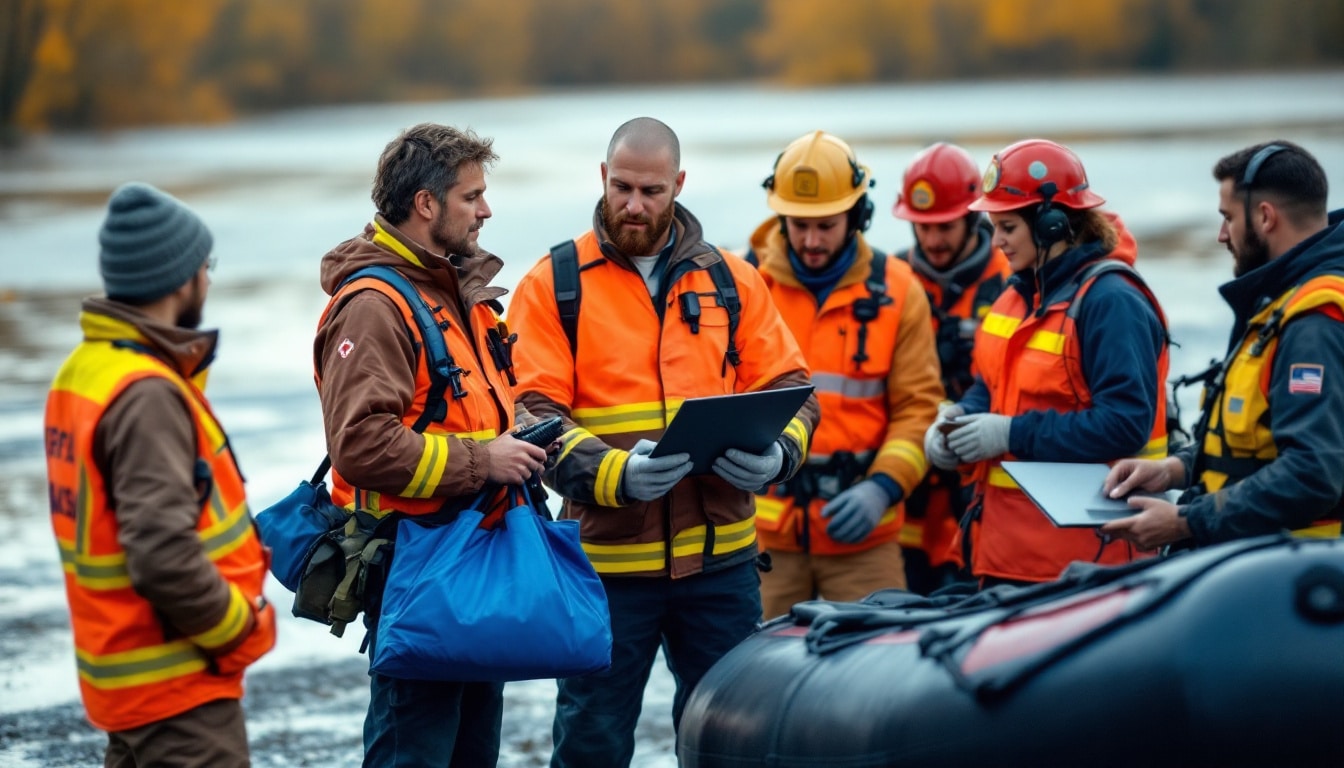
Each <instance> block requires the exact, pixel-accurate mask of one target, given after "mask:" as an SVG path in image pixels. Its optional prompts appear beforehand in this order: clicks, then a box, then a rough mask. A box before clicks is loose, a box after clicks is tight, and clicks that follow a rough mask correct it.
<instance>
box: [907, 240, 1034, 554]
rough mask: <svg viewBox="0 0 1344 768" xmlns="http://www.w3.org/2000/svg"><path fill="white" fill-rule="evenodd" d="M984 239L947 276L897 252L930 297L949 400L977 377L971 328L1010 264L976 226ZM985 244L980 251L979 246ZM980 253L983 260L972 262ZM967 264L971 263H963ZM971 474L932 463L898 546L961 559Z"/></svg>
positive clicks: (976, 324) (911, 501)
mask: <svg viewBox="0 0 1344 768" xmlns="http://www.w3.org/2000/svg"><path fill="white" fill-rule="evenodd" d="M979 231H980V233H981V238H982V240H983V242H982V244H981V246H980V248H978V249H977V253H975V254H972V256H971V257H970V258H969V259H967V260H966V261H965V262H962V263H961V264H958V265H957V266H956V267H954V268H953V269H952V274H951V275H950V279H948V278H947V277H945V276H943V275H941V274H939V275H935V274H931V273H930V272H929V271H927V270H931V269H932V268H931V267H927V266H925V265H923V264H921V263H920V262H919V261H918V260H916V257H915V256H914V254H913V253H912V252H911V251H905V252H904V253H902V254H900V256H899V258H900V259H901V260H902V261H905V262H907V263H909V264H911V266H912V268H913V269H914V273H915V279H917V280H919V282H920V284H921V285H922V286H923V287H924V293H925V295H926V296H928V298H929V308H930V310H931V314H932V321H933V333H934V338H935V339H936V342H937V347H938V364H939V369H940V372H941V375H942V380H943V390H944V391H945V392H946V393H947V397H948V399H949V400H953V401H956V400H960V399H961V396H962V395H963V394H965V392H966V390H967V389H968V388H969V387H970V386H971V384H972V383H973V382H974V381H975V366H974V359H973V356H972V349H973V348H974V343H975V332H976V330H977V329H978V328H979V327H980V322H981V320H983V319H984V317H985V315H987V314H989V308H990V307H991V306H992V305H993V304H994V302H995V301H996V300H997V299H998V298H999V296H1000V295H1001V294H1002V293H1003V290H1004V287H1005V286H1006V285H1007V281H1008V278H1009V277H1010V276H1011V275H1012V267H1011V266H1009V264H1008V257H1007V256H1004V255H1003V252H1002V251H1000V250H999V249H997V248H994V247H992V246H991V245H990V236H991V235H992V234H993V229H992V228H986V227H981V228H979ZM981 249H983V255H981V253H980V251H981ZM977 256H979V260H980V261H981V264H980V265H979V266H980V268H979V269H975V268H974V267H975V264H974V263H973V262H974V260H975V259H976V257H977ZM966 267H970V268H969V269H967V268H966ZM970 482H971V478H970V477H969V475H963V474H962V473H960V472H958V471H957V470H946V471H945V470H939V469H936V468H932V469H930V471H929V474H928V475H927V476H926V477H925V478H924V481H923V482H922V483H920V485H919V487H917V488H915V490H914V491H912V492H911V494H910V497H909V498H908V499H906V502H905V524H904V525H903V526H902V527H901V546H903V547H907V548H911V549H919V550H922V551H923V552H924V553H925V554H926V555H927V556H928V559H929V565H931V566H935V567H936V566H938V565H942V564H943V563H953V564H954V565H956V566H957V567H960V566H962V565H963V563H962V555H961V548H960V547H958V546H956V540H957V536H958V532H959V530H960V529H959V521H960V520H961V516H962V514H963V513H965V511H966V502H965V499H967V498H968V497H969V496H970V491H969V488H966V487H964V486H966V485H967V484H969V483H970Z"/></svg>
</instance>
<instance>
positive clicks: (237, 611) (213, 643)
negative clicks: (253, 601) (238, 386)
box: [191, 584, 252, 650]
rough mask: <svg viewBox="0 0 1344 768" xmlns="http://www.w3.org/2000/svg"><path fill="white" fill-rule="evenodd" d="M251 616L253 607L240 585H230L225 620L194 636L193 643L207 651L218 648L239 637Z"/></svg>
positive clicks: (192, 637)
mask: <svg viewBox="0 0 1344 768" xmlns="http://www.w3.org/2000/svg"><path fill="white" fill-rule="evenodd" d="M251 615H252V606H250V605H248V603H247V598H246V597H244V596H243V593H242V591H241V590H239V589H238V585H236V584H230V585H229V607H228V610H226V611H224V618H222V619H220V620H219V622H218V623H216V624H215V625H214V626H213V627H210V628H209V629H207V630H205V631H204V632H198V633H196V634H194V635H192V636H191V641H192V642H193V643H195V644H196V645H199V646H200V647H202V648H205V649H207V650H212V649H215V648H218V647H220V646H222V645H224V644H225V643H228V642H229V641H231V640H233V639H234V638H236V637H238V635H239V634H241V633H242V631H243V629H244V628H245V627H246V626H247V620H248V618H249V617H250V616H251Z"/></svg>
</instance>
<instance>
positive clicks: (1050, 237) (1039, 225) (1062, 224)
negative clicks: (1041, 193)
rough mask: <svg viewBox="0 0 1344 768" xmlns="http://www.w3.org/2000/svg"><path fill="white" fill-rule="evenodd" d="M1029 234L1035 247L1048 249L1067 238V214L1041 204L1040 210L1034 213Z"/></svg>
mask: <svg viewBox="0 0 1344 768" xmlns="http://www.w3.org/2000/svg"><path fill="white" fill-rule="evenodd" d="M1031 234H1032V236H1033V238H1034V239H1035V240H1036V247H1038V248H1049V247H1050V246H1052V245H1054V244H1055V243H1058V242H1059V241H1061V240H1063V239H1064V238H1065V237H1067V236H1068V234H1069V216H1068V214H1066V213H1064V212H1063V211H1061V210H1059V209H1058V208H1054V207H1052V206H1051V205H1050V203H1048V202H1047V203H1042V204H1041V210H1040V211H1038V212H1037V213H1036V221H1035V223H1033V224H1032V229H1031Z"/></svg>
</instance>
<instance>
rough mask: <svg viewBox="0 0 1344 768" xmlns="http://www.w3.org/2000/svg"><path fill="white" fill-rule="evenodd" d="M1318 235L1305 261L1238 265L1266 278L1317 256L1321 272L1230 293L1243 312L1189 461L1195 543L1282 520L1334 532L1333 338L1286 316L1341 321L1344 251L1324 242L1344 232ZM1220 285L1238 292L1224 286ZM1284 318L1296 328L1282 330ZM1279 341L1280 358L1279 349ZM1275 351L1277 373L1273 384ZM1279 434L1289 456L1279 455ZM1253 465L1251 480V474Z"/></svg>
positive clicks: (1289, 525)
mask: <svg viewBox="0 0 1344 768" xmlns="http://www.w3.org/2000/svg"><path fill="white" fill-rule="evenodd" d="M1323 242H1324V243H1325V245H1321V244H1317V246H1316V248H1315V249H1314V250H1312V251H1308V253H1310V254H1311V257H1310V259H1311V260H1310V261H1308V257H1305V256H1298V257H1297V262H1298V263H1296V264H1293V263H1280V262H1278V261H1277V260H1276V261H1275V262H1274V263H1272V264H1271V265H1268V266H1267V269H1266V270H1265V271H1264V272H1262V273H1261V274H1258V275H1243V276H1242V278H1240V279H1239V281H1240V282H1242V283H1247V282H1251V281H1252V280H1255V281H1256V282H1257V283H1261V284H1263V283H1270V284H1272V278H1275V277H1278V279H1279V280H1283V279H1284V278H1283V277H1279V275H1281V274H1283V273H1290V270H1293V269H1296V270H1302V269H1304V267H1305V265H1307V264H1311V265H1315V264H1317V263H1323V264H1324V265H1325V268H1320V267H1318V268H1317V269H1319V270H1320V272H1319V273H1318V274H1308V275H1307V276H1306V277H1305V278H1303V279H1302V282H1301V283H1299V284H1297V285H1293V286H1292V287H1290V288H1288V289H1287V290H1285V291H1284V292H1283V293H1282V294H1280V295H1279V296H1277V297H1275V298H1274V299H1273V301H1270V302H1268V303H1261V302H1259V301H1255V300H1257V299H1260V298H1261V297H1263V298H1265V299H1268V298H1269V297H1270V296H1272V294H1269V295H1266V294H1265V293H1264V289H1263V288H1262V289H1261V291H1259V292H1257V293H1251V292H1249V291H1246V290H1244V289H1242V290H1239V291H1236V292H1235V293H1236V295H1237V296H1238V302H1236V303H1234V302H1233V301H1232V300H1231V299H1229V304H1233V307H1234V310H1236V311H1237V313H1238V314H1239V315H1242V316H1246V317H1248V319H1247V320H1246V321H1245V323H1244V326H1243V327H1244V334H1243V335H1242V337H1241V338H1240V339H1238V340H1237V342H1236V344H1235V345H1234V349H1235V352H1234V353H1233V354H1232V355H1231V357H1230V361H1229V363H1228V364H1227V370H1226V374H1225V376H1224V382H1225V384H1224V386H1223V389H1222V391H1221V392H1215V399H1214V401H1213V402H1206V403H1205V408H1207V409H1209V421H1208V428H1207V433H1206V434H1205V435H1204V441H1203V445H1202V447H1200V450H1199V451H1198V454H1199V456H1198V459H1196V460H1195V461H1193V462H1188V464H1189V465H1190V466H1187V471H1190V470H1192V469H1196V470H1197V471H1198V472H1199V477H1198V478H1196V480H1198V481H1199V483H1200V484H1201V485H1202V486H1203V490H1204V491H1206V494H1202V495H1200V496H1197V497H1195V498H1194V499H1193V500H1191V502H1190V503H1189V504H1187V505H1186V506H1185V508H1184V510H1183V513H1184V514H1185V516H1186V520H1187V521H1188V522H1189V524H1190V528H1191V531H1192V533H1193V535H1194V538H1195V541H1196V543H1198V544H1213V543H1216V542H1220V541H1229V540H1231V539H1234V538H1239V537H1245V536H1255V535H1264V534H1268V533H1274V532H1277V531H1278V530H1283V529H1288V530H1291V531H1292V532H1293V534H1294V535H1297V536H1307V537H1336V536H1339V535H1340V519H1341V512H1344V500H1342V499H1341V495H1340V491H1339V485H1340V478H1339V476H1338V473H1337V472H1335V471H1333V469H1332V467H1333V466H1334V465H1333V462H1334V461H1335V460H1336V459H1337V458H1338V454H1339V449H1338V447H1334V448H1332V446H1333V445H1334V444H1336V443H1337V442H1338V435H1339V425H1340V423H1341V415H1340V414H1339V412H1338V411H1331V410H1330V409H1329V408H1328V404H1329V401H1328V400H1327V399H1326V398H1325V397H1323V396H1322V393H1323V392H1324V393H1325V395H1326V396H1328V395H1329V392H1328V391H1327V390H1325V388H1326V387H1330V386H1332V385H1331V384H1330V383H1329V382H1330V381H1331V380H1333V379H1331V378H1330V376H1331V374H1330V369H1331V368H1334V367H1337V366H1338V360H1337V359H1336V357H1337V355H1334V354H1332V353H1331V351H1330V345H1329V344H1316V345H1312V344H1311V342H1310V339H1311V337H1310V336H1303V335H1299V334H1300V333H1301V332H1300V330H1299V329H1300V328H1301V327H1302V326H1301V325H1298V326H1293V325H1291V324H1292V323H1293V321H1295V320H1300V319H1302V318H1307V317H1310V318H1312V319H1313V320H1315V321H1317V322H1318V323H1319V322H1320V321H1321V319H1322V318H1329V321H1330V322H1332V323H1340V322H1344V270H1341V264H1344V259H1341V258H1340V257H1339V256H1338V254H1337V253H1331V250H1330V247H1329V246H1331V245H1333V247H1334V249H1335V250H1336V251H1339V243H1340V242H1344V237H1341V235H1340V233H1338V232H1337V233H1335V237H1334V242H1333V243H1331V242H1330V241H1329V240H1324V241H1323ZM1331 256H1333V259H1332V258H1330V257H1331ZM1332 262H1333V263H1332ZM1329 269H1333V270H1335V271H1333V272H1332V271H1327V270H1329ZM1256 272H1260V270H1256ZM1232 285H1236V283H1233V284H1232ZM1224 295H1226V296H1232V295H1234V294H1233V292H1232V291H1228V290H1226V288H1225V290H1224ZM1252 307H1257V308H1258V310H1257V309H1253V308H1252ZM1243 313H1244V314H1243ZM1304 325H1305V324H1304ZM1290 328H1291V329H1292V330H1293V331H1297V332H1298V333H1295V334H1285V331H1287V330H1289V329H1290ZM1286 335H1287V339H1285V336H1286ZM1285 349H1286V351H1285V352H1284V357H1286V358H1287V360H1288V362H1287V363H1286V364H1285V363H1284V360H1283V359H1282V358H1280V357H1279V354H1280V352H1281V351H1283V350H1285ZM1276 361H1277V362H1278V363H1279V366H1278V370H1277V377H1278V378H1279V379H1280V380H1281V383H1280V385H1279V386H1277V387H1272V386H1271V385H1272V382H1273V380H1274V378H1275V375H1276V370H1275V363H1276ZM1296 361H1301V362H1296ZM1285 367H1286V368H1287V370H1285ZM1207 396H1208V393H1207V392H1206V397H1207ZM1276 403H1277V404H1278V408H1277V410H1276V409H1275V407H1274V406H1275V404H1276ZM1312 406H1314V407H1315V408H1316V409H1318V412H1317V413H1312V408H1311V407H1312ZM1322 406H1327V407H1324V408H1323V407H1322ZM1290 409H1291V410H1290ZM1319 411H1325V413H1321V412H1319ZM1280 441H1282V442H1283V448H1284V450H1285V451H1286V452H1290V453H1292V454H1293V455H1292V456H1291V457H1287V458H1285V457H1284V456H1282V455H1281V453H1280ZM1192 447H1193V446H1192ZM1256 475H1259V477H1256V479H1255V481H1254V482H1247V480H1248V478H1251V477H1252V476H1256Z"/></svg>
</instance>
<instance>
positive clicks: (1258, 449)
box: [1198, 275, 1344, 537]
mask: <svg viewBox="0 0 1344 768" xmlns="http://www.w3.org/2000/svg"><path fill="white" fill-rule="evenodd" d="M1308 312H1325V313H1327V314H1328V315H1329V316H1330V317H1333V318H1335V319H1336V320H1344V277H1341V276H1339V275H1322V276H1319V277H1315V278H1312V279H1310V280H1308V281H1307V282H1305V283H1303V284H1301V285H1299V286H1294V287H1293V288H1291V289H1289V290H1288V291H1285V292H1284V293H1283V294H1282V295H1281V296H1279V297H1278V298H1277V299H1276V300H1275V301H1274V302H1273V303H1272V304H1270V305H1269V306H1267V307H1265V308H1264V309H1262V310H1260V311H1259V312H1258V313H1256V314H1255V316H1254V317H1252V318H1251V319H1250V322H1249V323H1248V324H1247V330H1246V334H1245V336H1243V337H1242V340H1241V344H1240V345H1239V346H1238V347H1237V350H1236V352H1235V353H1234V354H1233V355H1232V357H1231V358H1230V361H1229V363H1228V364H1227V370H1226V373H1225V375H1224V378H1223V386H1222V389H1221V391H1218V392H1216V393H1215V395H1214V397H1215V400H1214V402H1213V403H1211V404H1209V405H1208V412H1209V424H1208V429H1207V431H1206V433H1205V436H1204V443H1203V451H1202V453H1201V455H1200V456H1199V459H1198V462H1199V466H1200V467H1201V472H1200V475H1199V482H1200V483H1201V484H1202V485H1203V486H1204V488H1205V490H1207V491H1208V492H1210V493H1212V492H1214V491H1217V490H1219V489H1221V488H1223V487H1224V486H1226V485H1228V484H1230V483H1235V482H1238V481H1240V480H1243V479H1245V478H1246V477H1249V476H1250V475H1252V474H1254V473H1255V472H1257V471H1259V470H1260V469H1262V468H1263V467H1265V466H1266V465H1268V464H1270V463H1271V462H1273V461H1274V459H1275V458H1277V457H1278V455H1279V454H1278V449H1277V447H1276V446H1275V445H1274V433H1273V432H1272V431H1271V429H1270V412H1269V385H1270V376H1271V373H1272V372H1273V369H1274V354H1275V353H1276V352H1277V351H1278V348H1279V333H1280V331H1281V329H1282V328H1283V326H1284V324H1286V323H1288V322H1289V321H1291V320H1292V319H1293V318H1295V317H1297V316H1299V315H1302V314H1306V313H1308ZM1340 512H1341V506H1340V505H1336V507H1335V509H1334V510H1332V511H1331V513H1330V514H1329V515H1328V516H1327V517H1325V518H1322V519H1320V520H1317V521H1316V522H1314V523H1313V524H1311V525H1310V526H1307V527H1306V528H1300V529H1298V530H1296V531H1293V533H1294V535H1298V536H1310V537H1327V536H1339V535H1340Z"/></svg>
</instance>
